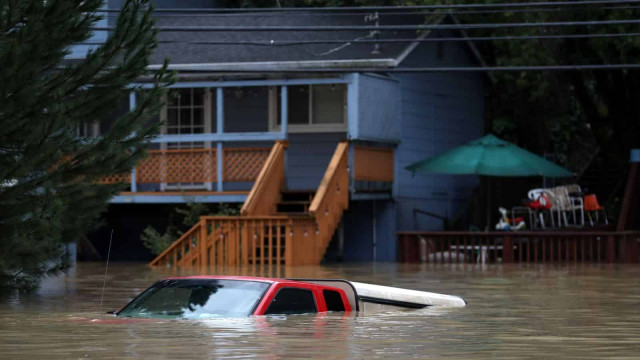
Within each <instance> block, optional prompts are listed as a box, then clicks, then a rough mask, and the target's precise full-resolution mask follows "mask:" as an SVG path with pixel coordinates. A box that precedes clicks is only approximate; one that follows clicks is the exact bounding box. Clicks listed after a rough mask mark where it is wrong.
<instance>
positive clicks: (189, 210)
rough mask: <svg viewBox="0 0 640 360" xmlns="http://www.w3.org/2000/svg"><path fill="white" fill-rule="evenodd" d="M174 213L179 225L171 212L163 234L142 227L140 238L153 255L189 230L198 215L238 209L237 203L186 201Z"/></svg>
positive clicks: (238, 211) (224, 213) (160, 251)
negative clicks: (184, 204)
mask: <svg viewBox="0 0 640 360" xmlns="http://www.w3.org/2000/svg"><path fill="white" fill-rule="evenodd" d="M174 211H175V215H177V217H178V218H180V219H181V221H180V223H181V224H180V225H178V226H176V225H175V224H174V223H173V218H174V217H173V214H171V216H170V219H169V226H167V229H166V230H165V232H164V234H160V233H159V232H158V231H157V230H156V229H154V228H153V227H151V226H147V228H146V229H144V231H143V233H142V235H141V236H140V239H141V240H142V243H143V244H144V246H145V247H146V248H147V249H149V250H151V253H153V254H154V255H160V253H162V252H163V251H164V250H165V249H166V248H168V247H169V245H171V243H173V242H174V241H176V240H178V238H179V237H180V236H182V234H184V233H185V231H187V230H189V229H190V228H191V227H192V226H193V225H195V224H197V223H198V221H200V216H204V215H239V214H240V209H239V208H238V206H237V205H233V204H225V203H220V204H218V205H213V206H212V205H209V204H204V203H196V202H193V201H191V202H188V203H187V204H186V206H185V207H176V208H175V209H174Z"/></svg>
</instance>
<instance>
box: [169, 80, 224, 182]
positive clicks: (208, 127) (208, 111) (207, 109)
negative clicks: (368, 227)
mask: <svg viewBox="0 0 640 360" xmlns="http://www.w3.org/2000/svg"><path fill="white" fill-rule="evenodd" d="M189 89H190V90H191V88H189ZM163 103H164V105H163V106H162V111H160V123H161V125H160V133H161V134H162V135H168V136H170V135H169V134H167V110H168V106H167V104H168V102H167V98H166V96H165V97H164V98H163ZM202 104H203V106H204V109H203V110H204V111H203V113H204V130H203V132H204V133H205V134H208V133H211V132H212V126H213V113H212V105H213V104H212V96H211V88H204V99H203V103H202ZM167 148H168V146H167V143H166V142H163V143H160V149H161V150H167ZM191 148H192V149H211V141H205V142H204V143H203V147H195V146H194V144H193V143H191ZM184 149H187V148H184ZM202 189H205V190H207V191H213V183H212V182H205V183H191V184H169V183H160V191H166V190H202Z"/></svg>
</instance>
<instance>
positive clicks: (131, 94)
mask: <svg viewBox="0 0 640 360" xmlns="http://www.w3.org/2000/svg"><path fill="white" fill-rule="evenodd" d="M137 101H138V99H137V97H136V92H135V91H130V92H129V111H133V110H135V108H136V105H137ZM136 191H138V186H137V184H136V168H135V167H133V168H131V192H136Z"/></svg>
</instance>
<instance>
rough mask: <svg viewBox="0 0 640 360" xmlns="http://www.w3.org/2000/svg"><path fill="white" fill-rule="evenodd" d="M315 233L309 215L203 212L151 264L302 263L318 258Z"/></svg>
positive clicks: (308, 262)
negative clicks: (214, 213) (197, 220)
mask: <svg viewBox="0 0 640 360" xmlns="http://www.w3.org/2000/svg"><path fill="white" fill-rule="evenodd" d="M316 235H317V232H316V227H315V221H313V220H312V219H310V218H307V219H293V218H290V217H287V216H203V217H201V218H200V221H199V222H198V223H197V224H196V225H195V226H193V227H192V228H191V229H190V230H189V231H187V232H186V233H185V234H184V235H182V236H181V237H180V238H179V239H178V240H176V241H175V242H174V243H173V244H171V246H169V247H168V248H167V249H166V250H165V251H164V252H162V254H160V255H158V256H157V257H156V258H155V259H154V260H153V261H152V262H151V263H150V265H152V266H157V265H161V266H216V265H250V264H254V265H255V264H261V265H265V264H271V265H305V264H310V263H312V261H314V259H315V258H317V254H316V253H315V251H311V252H310V251H309V249H314V244H315V242H316Z"/></svg>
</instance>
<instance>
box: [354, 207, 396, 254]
mask: <svg viewBox="0 0 640 360" xmlns="http://www.w3.org/2000/svg"><path fill="white" fill-rule="evenodd" d="M395 212H396V205H395V204H394V203H393V202H392V201H389V200H386V201H352V202H351V203H350V204H349V209H348V210H347V211H346V212H345V214H344V217H343V222H344V261H374V260H375V261H394V260H396V243H397V240H396V236H395V228H396V226H395V218H396V213H395ZM374 214H375V232H376V236H375V240H376V244H375V259H374V244H373V239H374V237H373V231H374V220H373V219H374Z"/></svg>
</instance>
